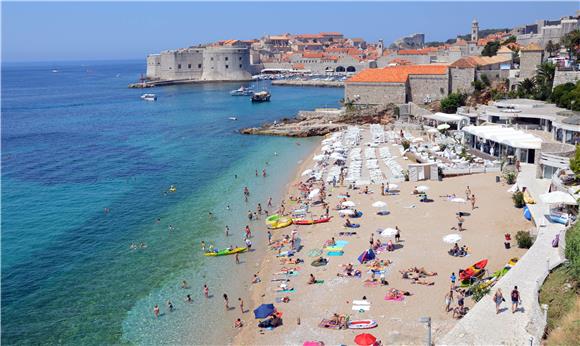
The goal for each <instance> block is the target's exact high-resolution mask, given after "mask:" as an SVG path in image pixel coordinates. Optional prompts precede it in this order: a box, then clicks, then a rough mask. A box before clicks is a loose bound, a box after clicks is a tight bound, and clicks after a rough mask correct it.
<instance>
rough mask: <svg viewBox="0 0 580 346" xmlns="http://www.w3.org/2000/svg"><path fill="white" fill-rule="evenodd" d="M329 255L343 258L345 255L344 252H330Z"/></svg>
mask: <svg viewBox="0 0 580 346" xmlns="http://www.w3.org/2000/svg"><path fill="white" fill-rule="evenodd" d="M327 255H328V256H342V255H344V251H330V252H329V253H328V254H327Z"/></svg>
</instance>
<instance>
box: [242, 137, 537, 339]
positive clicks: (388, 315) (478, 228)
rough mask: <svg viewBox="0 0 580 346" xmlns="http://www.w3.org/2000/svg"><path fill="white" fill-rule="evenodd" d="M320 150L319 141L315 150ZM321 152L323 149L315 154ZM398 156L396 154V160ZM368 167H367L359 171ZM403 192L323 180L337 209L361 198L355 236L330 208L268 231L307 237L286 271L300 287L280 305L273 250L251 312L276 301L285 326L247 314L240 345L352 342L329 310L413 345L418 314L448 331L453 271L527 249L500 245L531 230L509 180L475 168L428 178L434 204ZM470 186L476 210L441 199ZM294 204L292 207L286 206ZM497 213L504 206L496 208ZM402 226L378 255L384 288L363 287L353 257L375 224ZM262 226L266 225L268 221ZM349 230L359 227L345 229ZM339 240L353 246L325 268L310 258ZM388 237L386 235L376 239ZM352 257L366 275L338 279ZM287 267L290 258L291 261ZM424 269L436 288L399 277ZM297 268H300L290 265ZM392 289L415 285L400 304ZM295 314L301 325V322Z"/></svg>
mask: <svg viewBox="0 0 580 346" xmlns="http://www.w3.org/2000/svg"><path fill="white" fill-rule="evenodd" d="M363 133H364V134H363V139H362V141H361V148H363V151H364V148H365V146H364V145H365V143H367V142H369V141H370V136H369V134H368V131H364V132H363ZM383 146H384V147H387V148H389V150H390V151H391V153H392V154H393V156H394V157H395V160H396V161H397V162H398V163H399V164H400V165H401V166H403V167H406V166H407V164H408V161H407V160H405V159H403V158H402V157H400V156H399V155H400V152H399V149H398V146H395V145H392V144H384V145H381V147H383ZM318 151H320V147H319V150H318ZM318 151H317V152H318ZM397 156H399V157H397ZM312 166H313V161H312V158H310V159H309V160H307V161H305V162H304V163H303V164H302V165H301V166H300V167H299V169H298V172H297V177H296V180H295V183H296V182H298V181H301V180H302V179H301V178H302V177H301V174H300V172H302V171H303V170H304V169H307V168H310V167H312ZM363 172H365V171H364V170H363ZM398 184H399V185H400V189H399V190H400V191H399V193H398V194H396V195H393V196H381V194H380V186H379V185H371V186H370V187H369V189H370V191H371V193H369V194H363V193H361V191H362V190H361V189H359V190H349V189H347V187H346V186H344V187H337V188H335V189H334V188H332V187H331V186H327V192H328V198H327V202H328V203H329V204H330V206H331V207H333V206H334V205H336V204H337V203H338V201H339V199H338V195H342V194H345V193H347V192H348V193H349V194H350V195H351V197H350V198H349V200H352V201H353V202H354V203H355V204H356V208H357V209H358V210H360V211H362V212H363V216H362V217H361V218H359V219H353V222H356V223H360V224H361V227H360V228H358V229H354V231H357V235H355V236H351V237H341V236H340V235H339V232H340V231H344V230H346V229H344V228H342V226H343V223H344V219H341V218H340V217H338V215H337V213H336V211H331V216H333V220H332V221H331V222H329V223H325V224H318V225H312V226H291V227H287V228H284V229H282V230H274V231H272V232H273V234H274V237H273V239H280V238H281V237H282V235H285V234H289V233H290V231H292V230H293V229H296V230H297V231H298V235H299V237H300V238H301V239H302V244H303V245H304V248H303V249H302V250H301V251H300V252H299V253H298V254H297V255H296V256H295V257H296V258H301V259H303V260H304V261H305V263H301V264H299V265H298V266H297V267H299V271H298V273H299V274H298V275H297V276H292V277H290V282H288V286H289V287H292V288H294V289H295V291H294V292H293V293H288V294H286V295H287V296H288V297H289V298H290V302H289V303H275V298H280V297H282V296H284V295H280V294H277V293H276V292H275V290H276V289H277V287H278V285H279V282H271V281H270V280H271V279H272V277H273V273H274V272H276V271H279V270H280V268H281V267H282V265H281V264H280V262H279V261H280V258H277V257H275V252H274V253H273V255H268V256H267V257H266V258H265V259H264V260H263V263H262V266H261V267H260V271H259V276H260V278H261V279H262V282H261V283H259V284H255V285H254V286H253V288H252V298H253V299H252V306H250V307H249V308H250V310H251V309H253V308H255V307H256V306H258V305H259V304H262V303H274V304H275V305H276V307H277V308H278V309H279V310H280V311H282V312H283V320H284V325H283V326H282V327H279V328H276V329H274V330H264V329H259V328H256V324H257V320H255V319H254V318H253V314H251V313H249V314H245V316H244V322H245V326H244V327H243V328H242V331H241V333H240V334H239V335H238V336H237V337H236V338H235V339H234V344H264V345H266V344H301V343H302V342H304V341H307V340H320V341H324V342H325V343H327V344H328V343H331V344H332V343H346V344H349V343H352V341H353V339H354V336H355V335H356V334H357V333H356V331H353V330H344V331H338V330H330V329H323V328H320V327H319V326H318V324H319V323H320V321H321V320H322V319H323V318H330V317H332V314H333V313H339V314H349V315H350V316H351V319H374V320H376V321H377V322H378V323H379V329H375V330H373V331H372V332H373V333H374V334H375V335H376V336H377V337H378V338H379V339H381V340H382V341H383V343H389V344H390V343H394V344H416V343H421V342H422V341H423V339H424V328H423V327H422V325H421V324H420V323H418V319H419V318H420V317H422V316H431V317H432V318H433V329H434V335H435V337H438V336H440V335H442V334H443V333H445V332H446V331H448V330H449V329H450V328H451V327H452V326H453V325H454V324H455V321H456V320H455V319H453V317H452V313H451V312H449V313H447V312H445V309H444V296H445V294H446V292H448V291H449V287H450V280H449V275H450V274H451V273H452V272H455V273H456V274H457V272H458V270H459V269H460V268H466V267H468V266H469V265H471V264H473V263H474V262H476V261H478V260H480V259H482V258H487V259H488V260H489V265H488V268H489V270H490V272H493V271H495V270H497V269H501V268H502V267H503V266H504V264H505V263H507V261H508V260H509V259H510V258H512V257H519V256H521V255H522V254H523V252H524V251H523V250H521V249H516V248H514V247H512V248H511V249H509V250H508V249H505V248H504V247H503V235H504V233H506V232H511V233H515V231H517V230H521V229H526V228H527V227H529V224H528V223H527V221H526V220H524V218H523V217H522V216H521V214H520V212H519V210H517V209H515V208H513V206H512V202H511V198H510V194H509V193H507V192H506V190H507V189H508V187H507V186H506V185H504V184H502V183H499V184H498V183H496V182H495V175H494V174H480V175H469V176H464V177H457V178H451V179H446V180H444V181H442V182H434V181H430V182H425V183H424V184H425V185H428V186H429V187H430V190H429V196H430V198H431V199H433V202H431V203H420V202H419V201H418V198H417V196H415V195H412V193H411V192H412V190H413V185H414V184H415V183H410V182H400V183H398ZM294 185H295V184H292V185H290V186H289V189H288V195H287V197H289V196H297V188H296V187H295V186H294ZM468 185H469V186H470V188H471V190H472V191H473V193H474V194H475V195H476V196H477V208H476V209H475V210H473V211H472V210H470V209H471V206H470V205H468V204H457V203H452V202H449V200H448V198H445V197H440V196H445V195H448V194H456V195H458V196H464V194H465V193H464V191H465V188H466V186H468ZM376 201H385V202H387V205H388V210H389V211H390V214H389V215H386V216H377V215H374V214H375V212H376V211H377V209H376V208H373V207H372V206H371V205H372V203H374V202H376ZM287 206H288V209H289V208H290V204H289V203H288V199H287ZM458 210H461V211H465V212H469V213H470V215H469V216H466V221H465V224H464V227H465V228H466V230H465V231H463V232H458V231H457V230H452V228H453V227H454V226H457V221H456V219H455V214H456V213H457V211H458ZM500 211H501V213H500ZM312 213H313V214H314V217H317V216H318V215H320V214H323V210H322V208H320V207H313V208H312ZM355 220H356V221H355ZM395 226H399V227H400V229H401V231H402V237H401V238H402V241H401V243H399V244H398V245H397V249H396V250H395V251H394V252H389V253H388V254H385V253H382V254H379V256H378V257H379V258H381V259H384V260H387V259H388V260H390V261H392V262H393V263H392V264H391V265H389V266H388V267H387V268H385V270H386V280H387V281H388V282H389V285H388V286H386V287H380V286H376V285H374V284H365V282H364V281H365V280H368V279H370V278H371V275H370V274H369V273H367V271H368V268H367V267H366V266H364V265H359V264H358V262H357V261H356V258H357V256H358V255H359V254H360V253H361V252H362V251H364V250H365V249H366V248H368V241H369V238H370V237H371V234H374V238H375V239H377V238H379V236H378V235H377V234H376V233H375V230H376V229H377V228H387V227H395ZM264 228H265V227H264ZM349 230H351V231H352V230H353V229H349ZM450 233H461V234H460V235H461V237H462V238H463V239H462V241H461V242H460V245H463V244H466V245H467V246H468V247H469V248H470V255H469V256H468V257H462V258H457V257H452V256H449V255H448V254H447V250H448V249H449V248H450V247H451V246H452V244H447V243H444V242H443V241H442V238H443V237H444V236H445V235H447V234H450ZM331 237H335V238H336V240H345V241H348V242H349V244H348V245H347V246H345V247H344V249H343V251H344V254H343V256H338V257H328V256H327V255H326V253H324V254H323V256H324V257H326V258H329V264H328V265H326V266H323V267H318V268H315V267H312V266H311V265H310V262H311V261H312V260H313V259H314V258H312V257H309V256H308V253H309V252H310V251H312V250H315V249H321V248H322V246H323V243H324V242H325V241H327V240H328V239H330V238H331ZM380 239H381V240H382V241H383V242H385V243H386V242H387V240H388V238H382V237H381V238H380ZM347 263H353V264H355V268H357V269H359V270H361V271H362V272H363V273H362V278H361V279H354V278H344V277H338V276H337V273H339V272H342V268H341V267H340V266H342V265H345V264H347ZM287 266H289V265H287ZM413 266H416V267H425V269H426V270H427V271H431V272H437V273H438V275H436V276H432V277H427V278H426V279H425V280H424V281H425V282H430V281H431V282H433V283H434V284H433V285H432V286H427V285H420V284H412V281H411V280H405V279H403V278H402V277H401V275H400V274H399V270H405V269H407V268H409V267H413ZM291 267H294V266H292V265H291ZM311 273H312V274H313V275H314V276H315V277H316V279H319V280H320V279H321V280H324V281H325V282H324V283H323V284H320V285H308V284H307V280H308V277H309V274H311ZM391 288H397V289H400V290H405V291H410V292H411V293H412V294H413V295H412V296H410V297H405V299H404V300H403V301H401V302H390V301H385V300H384V297H385V294H386V293H387V291H388V290H389V289H391ZM363 296H366V297H367V299H368V300H369V301H370V302H371V309H370V310H369V311H366V312H358V311H355V310H352V309H351V307H352V301H353V300H360V299H362V297H363ZM472 304H473V302H472V301H471V300H470V299H468V300H467V301H466V305H467V306H471V305H472ZM298 320H300V324H299V325H298Z"/></svg>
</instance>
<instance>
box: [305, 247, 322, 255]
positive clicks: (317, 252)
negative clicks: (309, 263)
mask: <svg viewBox="0 0 580 346" xmlns="http://www.w3.org/2000/svg"><path fill="white" fill-rule="evenodd" d="M320 255H322V250H320V249H312V250H310V251H309V252H308V257H318V256H320Z"/></svg>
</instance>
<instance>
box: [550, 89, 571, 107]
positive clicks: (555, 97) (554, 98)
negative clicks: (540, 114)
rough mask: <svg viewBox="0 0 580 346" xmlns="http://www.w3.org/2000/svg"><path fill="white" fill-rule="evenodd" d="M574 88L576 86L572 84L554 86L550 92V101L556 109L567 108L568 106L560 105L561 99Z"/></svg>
mask: <svg viewBox="0 0 580 346" xmlns="http://www.w3.org/2000/svg"><path fill="white" fill-rule="evenodd" d="M575 87H576V85H575V84H574V83H566V84H560V85H558V86H556V87H555V88H554V90H552V95H550V101H551V102H553V103H555V104H556V106H558V107H563V108H569V107H570V105H566V104H564V103H562V97H563V96H564V95H566V94H568V93H569V92H571V91H572V90H574V88H575Z"/></svg>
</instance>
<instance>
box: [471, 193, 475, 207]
mask: <svg viewBox="0 0 580 346" xmlns="http://www.w3.org/2000/svg"><path fill="white" fill-rule="evenodd" d="M474 209H475V195H471V210H474Z"/></svg>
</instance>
